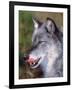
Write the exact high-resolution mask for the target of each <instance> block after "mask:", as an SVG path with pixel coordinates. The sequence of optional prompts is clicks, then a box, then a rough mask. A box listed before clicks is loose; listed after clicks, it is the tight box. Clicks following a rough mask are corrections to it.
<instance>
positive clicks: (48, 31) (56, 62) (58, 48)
mask: <svg viewBox="0 0 72 90" xmlns="http://www.w3.org/2000/svg"><path fill="white" fill-rule="evenodd" d="M33 22H34V32H33V36H32V46H33V47H34V49H33V50H32V51H31V52H30V54H29V55H30V56H34V57H36V58H40V57H41V59H40V60H39V62H38V64H37V65H36V66H34V67H31V68H37V67H38V66H40V67H41V69H42V71H43V77H46V78H47V77H62V76H63V35H62V32H61V31H59V29H58V28H57V26H56V24H55V22H54V21H53V20H52V19H50V18H47V20H46V22H43V23H41V24H40V23H39V21H37V20H35V19H33ZM39 24H40V25H39Z"/></svg>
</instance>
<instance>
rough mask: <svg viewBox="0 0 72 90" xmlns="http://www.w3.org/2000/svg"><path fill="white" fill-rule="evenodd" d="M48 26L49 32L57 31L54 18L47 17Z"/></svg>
mask: <svg viewBox="0 0 72 90" xmlns="http://www.w3.org/2000/svg"><path fill="white" fill-rule="evenodd" d="M46 28H47V30H48V32H50V33H54V32H55V22H54V21H53V20H52V19H50V18H47V20H46Z"/></svg>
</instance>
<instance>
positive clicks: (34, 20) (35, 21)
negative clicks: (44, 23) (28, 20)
mask: <svg viewBox="0 0 72 90" xmlns="http://www.w3.org/2000/svg"><path fill="white" fill-rule="evenodd" d="M32 19H33V24H34V28H38V27H39V26H40V25H41V22H40V21H38V20H37V19H36V18H34V17H33V18H32Z"/></svg>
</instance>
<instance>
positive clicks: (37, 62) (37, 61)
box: [27, 57, 41, 68]
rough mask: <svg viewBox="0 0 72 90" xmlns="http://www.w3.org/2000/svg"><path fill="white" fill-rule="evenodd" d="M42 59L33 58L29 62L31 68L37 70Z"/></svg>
mask: <svg viewBox="0 0 72 90" xmlns="http://www.w3.org/2000/svg"><path fill="white" fill-rule="evenodd" d="M40 59H41V57H40V58H37V59H35V60H34V59H32V58H31V59H29V60H28V61H27V62H28V64H29V65H30V67H31V68H36V67H38V64H39V61H40Z"/></svg>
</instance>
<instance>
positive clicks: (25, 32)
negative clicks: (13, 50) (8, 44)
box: [19, 11, 33, 53]
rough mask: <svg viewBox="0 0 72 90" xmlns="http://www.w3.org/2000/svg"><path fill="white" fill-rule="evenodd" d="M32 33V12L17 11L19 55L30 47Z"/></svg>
mask: <svg viewBox="0 0 72 90" xmlns="http://www.w3.org/2000/svg"><path fill="white" fill-rule="evenodd" d="M32 32H33V22H32V12H27V11H24V12H23V11H19V49H20V52H21V53H26V51H27V50H28V48H30V47H31V39H32V38H31V37H32Z"/></svg>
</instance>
